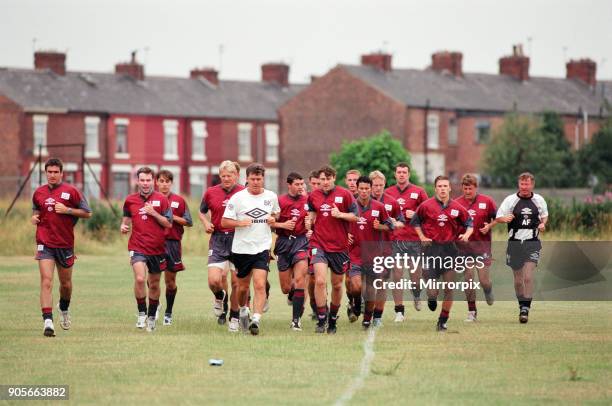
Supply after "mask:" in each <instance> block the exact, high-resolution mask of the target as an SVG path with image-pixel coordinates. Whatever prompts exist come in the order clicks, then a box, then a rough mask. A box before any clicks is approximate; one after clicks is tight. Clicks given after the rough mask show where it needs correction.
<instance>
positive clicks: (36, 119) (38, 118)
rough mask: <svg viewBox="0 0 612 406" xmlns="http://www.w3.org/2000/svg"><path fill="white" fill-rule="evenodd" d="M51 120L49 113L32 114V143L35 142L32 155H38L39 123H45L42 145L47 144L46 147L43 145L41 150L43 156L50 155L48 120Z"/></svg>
mask: <svg viewBox="0 0 612 406" xmlns="http://www.w3.org/2000/svg"><path fill="white" fill-rule="evenodd" d="M48 121H49V116H47V115H42V114H36V115H33V116H32V144H33V148H32V155H34V156H38V144H37V143H36V128H37V127H38V125H39V124H40V125H44V127H43V128H44V132H43V133H42V134H41V137H40V138H41V140H40V141H42V145H45V146H44V147H42V149H41V150H40V154H41V156H48V155H49V151H47V147H46V145H47V122H48Z"/></svg>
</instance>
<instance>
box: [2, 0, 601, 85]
mask: <svg viewBox="0 0 612 406" xmlns="http://www.w3.org/2000/svg"><path fill="white" fill-rule="evenodd" d="M611 22H612V1H609V0H601V1H598V0H571V1H563V0H561V1H552V0H551V1H544V0H506V1H497V0H473V1H468V0H448V1H446V0H421V1H409V0H404V1H391V0H370V1H363V0H342V1H340V0H308V1H301V0H240V1H231V0H225V1H209V0H199V1H195V0H194V1H187V0H171V1H170V0H166V1H158V0H147V1H136V0H122V1H115V0H112V1H111V0H108V1H100V0H0V66H10V67H28V68H29V67H32V66H33V57H32V53H33V48H34V45H33V39H34V38H36V42H35V47H36V49H54V50H59V51H67V52H68V57H67V69H68V70H88V71H112V70H113V69H114V65H115V63H117V62H120V61H125V60H128V59H129V55H130V51H132V50H134V49H138V50H139V53H138V59H139V60H141V61H142V62H144V63H145V72H146V74H154V75H169V76H188V74H189V70H190V69H191V68H193V67H196V66H197V67H201V66H212V67H215V68H217V69H220V77H221V78H222V79H249V80H258V79H259V78H260V65H261V64H262V63H265V62H277V61H283V62H286V63H288V64H289V65H290V67H291V73H290V75H291V77H290V79H291V81H292V82H306V81H308V80H309V78H310V75H313V74H314V75H320V74H323V73H325V72H327V71H328V70H329V69H330V68H332V67H333V66H335V65H337V64H338V63H350V64H356V63H358V62H359V56H360V55H361V54H363V53H368V52H372V51H377V50H384V51H387V52H390V53H391V54H393V66H394V67H402V68H425V67H426V66H428V65H429V63H430V61H431V53H432V52H434V51H437V50H443V49H446V50H453V51H455V50H456V51H461V52H463V68H464V71H467V72H488V73H497V71H498V59H499V58H500V57H501V56H504V55H507V54H509V53H510V51H511V48H512V44H516V43H523V44H524V50H525V52H526V53H528V54H529V55H530V56H531V67H530V74H531V75H534V76H555V77H563V76H565V61H566V60H567V59H570V58H582V57H589V58H591V59H593V60H594V61H595V62H597V78H598V79H608V80H610V79H612V23H611ZM529 38H531V41H529ZM220 48H222V52H221V53H220ZM564 48H565V50H564Z"/></svg>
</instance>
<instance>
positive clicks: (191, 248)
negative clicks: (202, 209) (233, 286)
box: [0, 200, 209, 256]
mask: <svg viewBox="0 0 612 406" xmlns="http://www.w3.org/2000/svg"><path fill="white" fill-rule="evenodd" d="M9 204H10V202H9V201H0V241H1V244H0V255H2V256H9V255H32V256H33V255H34V254H35V252H36V243H35V234H36V227H35V226H33V225H32V224H31V223H30V217H31V215H32V206H31V203H29V202H28V201H26V200H20V201H18V202H17V203H16V204H15V207H13V209H12V210H11V212H10V213H9V215H8V216H7V217H6V218H5V214H6V210H7V208H8V206H9ZM188 204H189V208H190V210H191V215H192V216H193V222H194V225H193V227H192V228H186V229H185V234H184V236H183V253H184V254H186V255H206V254H207V251H208V238H209V236H208V234H206V233H205V232H204V228H203V227H202V224H201V222H200V220H199V218H198V209H199V203H197V202H195V201H190V202H188ZM112 205H113V207H114V209H115V213H116V215H115V213H113V210H112V209H111V208H109V206H108V204H107V203H106V202H102V201H91V202H90V206H91V208H92V212H93V215H92V216H91V218H89V219H87V220H79V222H78V224H77V225H76V227H75V229H74V234H75V246H76V252H77V254H88V255H117V253H119V252H122V251H127V242H128V238H129V237H128V236H123V235H121V233H120V232H119V224H120V223H121V217H122V210H121V208H122V205H121V202H112Z"/></svg>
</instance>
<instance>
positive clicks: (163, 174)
mask: <svg viewBox="0 0 612 406" xmlns="http://www.w3.org/2000/svg"><path fill="white" fill-rule="evenodd" d="M159 178H166V179H167V180H169V181H170V182H173V181H174V175H172V172H170V171H169V170H167V169H162V170H161V171H159V172H157V174H156V175H155V180H159Z"/></svg>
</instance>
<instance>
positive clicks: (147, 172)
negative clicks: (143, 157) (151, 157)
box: [136, 166, 155, 179]
mask: <svg viewBox="0 0 612 406" xmlns="http://www.w3.org/2000/svg"><path fill="white" fill-rule="evenodd" d="M141 173H144V174H145V175H151V177H155V172H154V171H153V169H151V168H149V167H148V166H142V167H140V168H138V170H137V171H136V179H138V178H139V177H140V174H141Z"/></svg>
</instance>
